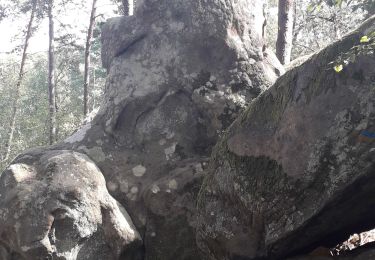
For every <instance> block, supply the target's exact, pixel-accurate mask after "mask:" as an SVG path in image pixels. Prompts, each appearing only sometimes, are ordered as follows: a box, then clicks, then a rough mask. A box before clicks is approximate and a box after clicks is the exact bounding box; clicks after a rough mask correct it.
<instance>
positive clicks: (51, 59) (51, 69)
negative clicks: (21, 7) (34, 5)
mask: <svg viewBox="0 0 375 260" xmlns="http://www.w3.org/2000/svg"><path fill="white" fill-rule="evenodd" d="M48 20H49V49H48V101H49V143H50V144H53V143H54V142H55V140H56V97H55V95H56V86H55V81H54V75H55V47H54V38H55V36H54V34H55V31H54V17H53V0H49V2H48Z"/></svg>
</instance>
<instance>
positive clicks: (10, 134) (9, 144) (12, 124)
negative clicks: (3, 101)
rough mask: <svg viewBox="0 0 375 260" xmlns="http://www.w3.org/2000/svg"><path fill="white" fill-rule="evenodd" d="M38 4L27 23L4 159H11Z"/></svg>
mask: <svg viewBox="0 0 375 260" xmlns="http://www.w3.org/2000/svg"><path fill="white" fill-rule="evenodd" d="M36 5H37V0H34V1H33V7H32V9H31V14H30V19H29V23H28V25H27V32H26V37H25V43H24V45H23V53H22V59H21V66H20V70H19V74H18V79H17V83H16V88H15V90H14V92H15V99H14V103H13V107H12V113H11V119H10V126H9V131H8V139H7V140H6V143H5V155H4V157H3V160H4V161H7V160H8V159H9V155H10V152H11V149H12V143H13V137H14V130H15V127H16V118H17V112H18V106H19V104H18V103H19V100H20V90H21V84H22V80H23V76H24V70H25V64H26V59H27V48H28V47H29V40H30V38H31V36H32V27H33V23H34V17H35V11H36Z"/></svg>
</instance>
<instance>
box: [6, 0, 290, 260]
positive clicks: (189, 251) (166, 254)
mask: <svg viewBox="0 0 375 260" xmlns="http://www.w3.org/2000/svg"><path fill="white" fill-rule="evenodd" d="M136 3H137V8H136V12H135V15H134V16H130V17H121V18H114V19H111V20H109V21H108V22H107V23H106V25H105V26H104V28H103V38H102V42H103V50H102V57H103V64H104V66H105V67H106V68H107V70H108V78H107V83H106V90H105V100H104V102H103V104H102V106H101V109H100V111H99V113H98V115H97V116H96V117H95V119H94V120H93V121H92V122H91V123H88V124H87V125H86V126H84V127H83V128H82V129H81V130H79V131H78V132H76V133H75V134H74V135H73V136H71V137H69V138H68V139H66V140H65V141H64V142H63V143H60V144H58V145H55V146H53V147H49V148H46V151H49V152H53V151H54V150H70V151H76V152H79V153H83V154H86V155H88V156H89V157H90V158H91V159H92V161H94V162H95V164H96V165H97V166H98V167H99V168H100V170H101V172H102V173H103V175H104V176H105V178H106V180H107V183H106V184H107V188H108V190H109V192H110V193H111V195H112V196H113V197H114V198H116V199H117V200H118V201H119V202H120V203H121V204H122V205H123V206H124V207H125V208H126V210H127V212H128V213H129V215H130V217H131V219H132V221H133V222H134V225H135V226H136V228H137V230H138V231H139V233H140V234H141V237H142V239H143V249H142V251H144V252H143V253H144V258H145V259H152V260H157V259H162V260H168V259H173V260H174V259H200V255H199V252H198V248H197V246H196V238H195V237H196V236H195V209H196V196H197V194H198V191H199V189H200V186H201V181H202V177H203V173H204V170H205V168H206V167H207V161H208V158H209V156H210V153H211V148H212V147H213V145H214V144H215V143H216V141H217V139H218V136H219V135H220V133H221V132H222V131H223V130H224V129H225V128H227V127H228V126H229V125H230V124H231V123H232V121H233V120H234V119H235V118H236V116H237V115H238V114H239V113H240V112H241V111H242V110H243V109H244V108H245V107H246V106H247V104H248V102H250V101H251V100H252V99H253V98H254V97H256V96H257V95H258V94H259V93H260V92H262V91H263V90H265V89H267V88H268V87H269V86H270V84H271V83H272V82H273V81H274V80H275V79H276V78H277V76H278V75H279V74H281V73H282V72H283V71H282V70H283V69H282V68H281V66H280V65H279V63H278V62H277V61H276V59H275V58H274V56H273V54H272V53H271V52H269V51H268V50H266V48H265V47H264V44H263V38H262V35H263V31H262V27H263V23H264V17H263V15H262V13H263V5H264V3H265V1H264V0H260V1H246V0H236V1H235V0H194V1H185V0H157V1H156V0H142V1H141V0H138V1H137V2H136ZM40 156H41V155H40ZM34 157H35V160H36V161H40V163H41V164H47V162H46V161H45V160H46V158H45V157H39V155H35V156H34ZM15 163H17V164H20V163H22V164H24V161H23V159H22V157H20V159H19V160H17V161H16V162H15ZM11 167H13V166H11ZM79 167H81V165H80V166H79ZM82 167H83V166H82ZM40 171H42V172H43V171H45V170H43V169H39V168H36V169H35V171H34V172H35V174H37V175H39V174H41V173H40ZM79 171H82V172H84V170H79ZM65 173H66V174H69V171H66V172H65ZM4 175H5V176H7V175H9V173H4ZM65 179H66V181H69V179H70V177H69V176H66V177H65ZM40 196H41V198H40V199H42V197H43V196H42V194H41V195H40ZM98 214H99V213H98ZM99 215H100V214H99ZM99 215H98V216H99ZM7 218H8V217H7V216H5V217H4V219H7ZM9 225H10V226H11V224H9ZM73 231H74V226H73V225H71V226H69V225H65V231H64V232H73ZM43 234H44V233H43ZM117 240H118V241H117ZM10 241H12V240H9V241H8V240H6V241H5V243H6V244H7V245H8V247H9V248H10V250H12V251H15V252H19V251H20V250H19V249H18V248H17V247H16V245H14V244H13V243H11V242H10ZM100 243H102V244H106V240H105V239H104V238H103V241H101V242H100ZM115 243H119V244H123V240H122V239H121V238H116V237H115ZM57 247H58V246H57ZM118 248H121V247H118ZM132 248H133V247H132ZM123 249H124V248H123ZM59 250H60V249H57V251H58V252H60V251H59ZM116 252H117V251H116ZM130 252H131V251H130ZM129 254H130V253H129V252H128V251H127V250H126V248H125V249H124V254H123V255H122V257H125V256H127V255H129ZM77 259H79V258H77ZM105 259H111V258H105Z"/></svg>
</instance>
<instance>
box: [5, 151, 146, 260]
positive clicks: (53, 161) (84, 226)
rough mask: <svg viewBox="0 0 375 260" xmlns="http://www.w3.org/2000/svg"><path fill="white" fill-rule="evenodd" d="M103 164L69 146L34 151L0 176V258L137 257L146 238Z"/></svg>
mask: <svg viewBox="0 0 375 260" xmlns="http://www.w3.org/2000/svg"><path fill="white" fill-rule="evenodd" d="M105 185H106V184H105V180H104V177H103V175H102V174H101V172H100V170H99V169H98V168H97V167H96V166H95V164H94V163H93V162H92V161H91V160H90V159H89V158H88V157H87V156H85V155H83V154H80V153H77V152H71V151H58V150H55V151H47V152H33V153H28V154H25V155H23V156H22V157H20V158H18V159H17V160H16V161H15V162H14V163H13V164H12V165H11V166H9V168H8V169H7V170H6V171H5V172H4V173H3V174H2V176H1V179H0V198H1V200H0V236H1V243H0V247H1V257H0V258H1V259H2V260H8V259H9V260H12V259H19V260H22V259H25V260H32V259H35V260H37V259H66V260H73V259H87V260H94V259H98V260H103V259H118V258H119V256H120V254H121V253H122V252H123V251H124V250H126V249H127V250H128V251H129V255H131V254H133V256H134V258H128V259H141V258H137V257H138V256H137V254H138V251H139V248H140V246H141V245H142V240H141V237H140V235H139V233H138V232H137V231H136V229H135V227H134V226H133V223H132V221H131V219H130V217H129V215H128V214H127V212H126V211H125V209H124V208H123V207H122V206H121V205H119V204H118V202H117V201H116V200H115V199H113V198H112V197H111V196H110V195H109V193H108V191H107V188H106V186H105Z"/></svg>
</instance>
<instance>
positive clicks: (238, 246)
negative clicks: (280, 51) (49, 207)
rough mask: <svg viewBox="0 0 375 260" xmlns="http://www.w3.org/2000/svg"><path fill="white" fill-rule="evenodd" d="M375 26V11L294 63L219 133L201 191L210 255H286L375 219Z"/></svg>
mask: <svg viewBox="0 0 375 260" xmlns="http://www.w3.org/2000/svg"><path fill="white" fill-rule="evenodd" d="M373 32H375V17H372V18H370V19H369V20H367V22H365V24H363V25H362V26H361V27H360V28H359V29H358V30H356V31H355V32H353V33H351V34H350V35H348V36H346V37H344V38H343V39H342V40H340V41H338V42H336V43H334V44H332V45H330V46H328V47H327V48H325V49H324V50H322V51H321V52H319V53H318V54H315V55H313V56H312V57H311V58H310V59H309V60H308V61H306V62H305V63H304V64H302V65H301V66H299V67H296V68H294V69H291V70H290V71H288V72H286V73H285V74H284V75H283V76H282V77H280V78H279V79H278V81H277V82H276V83H275V84H274V86H272V87H271V88H270V89H268V90H267V91H266V92H264V93H263V94H262V95H260V96H259V97H258V98H257V99H256V100H255V101H254V102H253V103H251V105H250V106H249V108H248V109H247V110H246V112H244V113H243V114H242V115H241V116H240V117H239V118H238V119H237V120H236V121H235V122H234V123H233V125H232V126H231V127H230V128H229V130H228V131H227V132H226V133H225V134H224V137H223V138H222V139H221V140H220V141H219V142H218V144H217V145H216V147H215V148H214V152H213V155H212V159H211V162H210V169H209V173H208V174H207V176H206V177H205V180H204V184H203V186H202V190H201V192H200V196H199V198H198V207H199V213H200V216H199V221H198V223H199V225H198V226H199V227H198V241H199V243H200V247H201V248H202V250H203V251H205V253H206V257H207V258H208V259H256V258H259V257H266V258H267V259H284V258H285V256H290V255H297V254H299V253H304V252H305V253H306V252H309V251H311V250H313V249H314V248H316V247H318V246H325V247H328V248H329V247H330V246H334V245H335V244H337V243H338V242H341V241H344V239H345V238H346V237H347V236H348V234H350V233H351V232H353V233H354V232H360V231H362V230H364V229H366V228H371V227H373V226H374V222H373V219H374V217H375V211H374V207H375V196H374V194H375V193H374V191H375V176H374V173H375V106H374V104H375V59H374V48H373V42H374V40H373V39H372V40H371V41H370V42H369V43H366V42H363V43H360V39H361V38H362V36H365V35H371V34H372V33H373ZM371 44H372V45H371ZM331 62H333V63H331ZM348 63H349V64H348ZM335 64H341V65H343V70H342V71H340V66H336V71H338V72H336V71H335V69H334V67H335Z"/></svg>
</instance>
